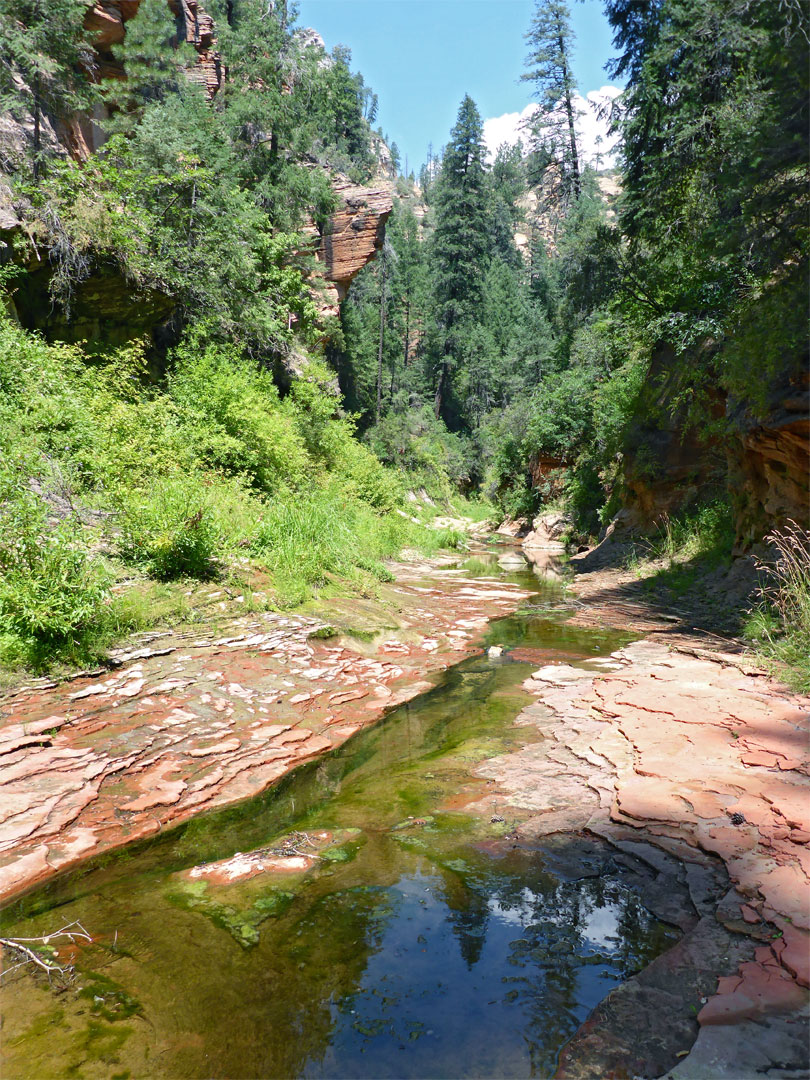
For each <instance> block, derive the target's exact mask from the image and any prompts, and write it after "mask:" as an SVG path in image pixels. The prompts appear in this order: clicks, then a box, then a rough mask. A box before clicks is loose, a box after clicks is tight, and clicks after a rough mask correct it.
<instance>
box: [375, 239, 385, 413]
mask: <svg viewBox="0 0 810 1080" xmlns="http://www.w3.org/2000/svg"><path fill="white" fill-rule="evenodd" d="M385 271H386V259H385V252H384V251H383V253H382V255H381V256H380V344H379V348H378V350H377V409H376V412H375V414H374V419H375V423H377V424H379V422H380V413H381V412H382V368H383V345H384V344H385Z"/></svg>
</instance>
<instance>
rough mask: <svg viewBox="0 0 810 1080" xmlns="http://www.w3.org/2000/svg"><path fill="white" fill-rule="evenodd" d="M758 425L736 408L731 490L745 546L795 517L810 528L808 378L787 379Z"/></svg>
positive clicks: (802, 375) (801, 375)
mask: <svg viewBox="0 0 810 1080" xmlns="http://www.w3.org/2000/svg"><path fill="white" fill-rule="evenodd" d="M769 406H770V408H769V410H768V412H767V414H766V416H765V418H764V419H763V420H761V421H760V422H756V421H754V420H752V419H751V418H750V417H749V416H747V415H746V414H745V413H744V412H743V410H742V409H738V410H737V411H736V413H735V414H732V418H733V419H734V420H735V421H736V426H737V428H738V430H739V434H738V435H737V437H736V438H735V439H734V440H733V442H732V444H731V447H730V449H729V453H728V469H729V489H730V491H731V495H732V500H733V503H734V507H735V511H736V519H737V534H738V538H739V539H740V541H741V542H742V543H743V544H750V543H752V542H754V541H755V540H757V539H759V537H761V536H762V535H763V533H765V532H766V531H768V529H771V528H774V527H778V526H780V525H784V524H785V522H786V521H787V520H788V519H792V520H793V521H795V522H797V523H798V524H799V525H802V526H804V527H805V528H807V527H810V374H809V373H808V371H807V370H806V369H805V370H804V371H802V372H800V373H799V374H797V375H794V376H792V377H789V376H788V377H785V378H783V379H782V380H781V381H780V382H779V383H778V384H777V385H776V386H774V388H773V390H772V393H771V395H770V401H769Z"/></svg>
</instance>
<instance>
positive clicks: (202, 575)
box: [118, 476, 220, 581]
mask: <svg viewBox="0 0 810 1080" xmlns="http://www.w3.org/2000/svg"><path fill="white" fill-rule="evenodd" d="M119 526H120V530H121V532H120V536H119V540H118V549H119V551H120V554H121V556H122V557H123V559H124V560H125V561H126V562H132V563H135V564H136V565H139V566H141V567H142V568H143V569H144V570H145V571H146V572H147V573H149V574H150V575H151V576H152V577H155V578H157V580H158V581H170V580H172V579H173V578H179V577H193V578H198V579H200V580H205V579H206V578H210V577H213V576H214V574H215V562H214V557H215V555H216V552H217V549H218V547H219V539H220V537H219V530H218V529H217V526H216V523H215V521H214V516H213V512H212V508H211V504H210V497H209V495H208V492H207V491H206V489H205V487H204V486H202V485H201V484H200V482H199V480H196V478H194V477H185V476H175V477H167V478H165V479H160V480H158V481H156V483H155V484H154V485H153V486H152V487H151V488H150V489H149V490H147V491H146V492H132V493H129V494H128V495H127V497H126V499H125V502H124V506H123V509H122V512H121V514H120V517H119Z"/></svg>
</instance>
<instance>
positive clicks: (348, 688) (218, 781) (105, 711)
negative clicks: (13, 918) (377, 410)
mask: <svg viewBox="0 0 810 1080" xmlns="http://www.w3.org/2000/svg"><path fill="white" fill-rule="evenodd" d="M391 592H392V595H391V596H390V598H389V600H390V606H391V609H392V610H396V611H397V621H398V623H399V628H398V630H397V632H396V634H395V635H394V634H392V633H391V632H390V631H388V632H387V638H386V641H385V642H384V646H385V647H384V648H381V649H379V650H374V649H373V648H372V647H371V646H362V645H354V644H351V643H344V642H342V641H341V640H340V639H326V640H317V639H311V638H310V635H311V634H312V632H313V631H314V630H317V629H319V628H320V627H322V626H323V623H320V622H318V621H317V620H315V619H312V618H307V617H302V616H292V615H278V614H264V615H251V616H246V617H243V618H241V619H237V620H236V621H234V622H232V623H230V624H228V625H227V626H223V627H220V628H219V629H218V630H217V631H216V632H210V634H209V636H207V637H203V636H202V635H201V632H200V630H199V629H197V630H196V631H195V632H194V636H191V635H189V636H188V637H186V638H180V639H177V638H172V637H170V636H168V635H167V638H166V639H161V640H160V641H158V642H155V643H154V645H153V647H152V648H151V649H137V648H136V649H133V650H131V651H130V653H129V655H128V656H126V657H123V658H122V659H123V660H124V662H123V663H122V665H121V666H120V667H119V668H118V670H113V671H110V672H109V673H108V674H104V675H103V676H100V675H99V674H98V673H95V674H94V675H93V676H90V677H85V678H77V679H74V680H72V681H69V682H67V683H64V684H62V685H61V686H56V687H54V686H43V687H40V688H29V689H26V690H23V691H20V692H18V693H17V694H13V695H9V696H7V697H6V698H5V699H4V700H3V703H2V706H3V707H2V711H0V717H2V720H0V900H5V899H8V898H9V897H11V896H13V895H15V894H16V893H18V892H21V891H23V890H25V889H27V888H29V887H31V886H32V885H34V884H36V883H37V882H40V881H43V880H44V879H46V878H47V877H48V876H50V875H51V874H52V873H53V872H54V871H55V870H56V869H57V868H58V869H62V868H64V867H66V866H69V865H71V864H72V863H75V862H78V861H80V860H81V859H82V858H85V857H87V856H88V855H89V854H97V853H101V852H103V851H106V850H108V849H110V848H112V847H116V846H119V845H121V844H124V843H127V842H129V841H131V840H135V839H139V838H141V837H143V836H147V835H149V834H151V833H152V832H154V831H155V830H157V829H158V828H161V827H163V826H164V825H166V824H169V823H173V822H178V821H181V820H183V819H185V818H188V817H189V816H191V815H193V814H196V813H200V812H201V811H204V810H209V809H212V808H213V807H217V806H222V805H225V804H227V803H230V802H234V801H236V800H238V799H244V798H249V797H251V796H254V795H256V794H258V793H259V792H261V791H262V790H263V789H264V788H266V787H267V786H268V785H270V784H272V783H274V782H275V781H276V780H278V779H279V778H280V777H281V776H283V775H284V774H285V773H287V772H289V771H290V770H291V769H293V768H295V766H296V765H298V764H299V763H301V762H304V761H308V760H311V759H312V758H313V757H316V756H318V755H320V754H323V753H325V752H326V751H328V750H330V749H332V748H333V747H336V746H339V745H340V744H341V743H342V742H344V741H345V740H346V739H347V738H349V737H350V736H351V735H353V734H354V733H355V732H357V731H358V730H360V729H361V728H362V727H365V726H367V725H369V724H371V723H373V722H374V721H376V720H377V719H378V718H379V717H380V716H381V715H382V714H383V712H384V711H385V710H386V709H388V708H391V707H392V706H393V705H395V704H398V703H400V702H403V701H407V700H408V699H409V698H411V697H413V696H415V695H416V694H418V693H420V692H422V691H423V690H424V689H426V688H427V687H428V686H429V685H430V684H429V683H428V682H426V680H425V676H427V675H430V674H433V673H436V672H439V671H442V670H444V669H445V668H447V667H448V666H450V665H451V664H455V663H457V662H458V661H459V660H460V659H462V658H463V657H464V656H465V655H468V654H469V653H471V652H473V651H475V645H474V642H473V640H472V638H471V637H469V638H468V637H467V636H466V630H467V629H469V628H470V626H471V625H472V626H474V627H475V629H476V630H479V629H481V628H483V627H485V626H486V625H487V621H488V619H490V618H492V617H493V616H497V615H502V614H505V613H508V612H510V611H513V610H514V609H515V608H516V607H517V606H518V604H519V603H520V602H521V601H522V599H523V598H524V597H525V596H526V595H527V594H526V593H525V592H524V591H523V590H521V589H519V588H517V587H516V586H508V585H506V586H504V585H499V586H498V587H497V588H493V586H492V584H491V583H487V582H483V583H478V582H476V581H474V580H470V579H467V578H464V577H462V576H460V575H459V574H458V573H457V572H448V571H444V570H442V569H441V568H437V567H436V565H434V564H422V565H418V566H413V565H402V566H400V567H399V568H398V583H397V584H396V585H395V586H393V587H392V588H391ZM462 624H463V626H464V628H465V638H464V641H463V643H462V642H460V639H459V638H458V637H457V631H458V629H459V627H460V626H462ZM428 625H429V626H430V635H429V636H428V635H427V634H426V633H425V629H424V628H425V627H426V626H428Z"/></svg>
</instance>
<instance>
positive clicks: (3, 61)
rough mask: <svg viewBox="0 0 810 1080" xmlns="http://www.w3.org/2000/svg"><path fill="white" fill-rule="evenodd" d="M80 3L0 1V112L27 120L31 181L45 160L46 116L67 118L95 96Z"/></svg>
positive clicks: (84, 8)
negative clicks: (30, 123) (29, 128)
mask: <svg viewBox="0 0 810 1080" xmlns="http://www.w3.org/2000/svg"><path fill="white" fill-rule="evenodd" d="M86 12H87V4H86V3H84V0H47V2H46V0H0V109H2V110H3V111H5V110H8V111H9V112H11V113H12V114H13V115H15V116H16V118H17V119H18V120H20V121H22V122H25V120H26V119H27V118H28V117H30V118H31V122H32V128H33V131H32V145H31V159H32V167H33V173H34V178H35V179H37V178H38V177H39V175H40V173H41V171H42V166H43V161H44V157H45V152H46V150H45V148H44V147H43V138H42V129H43V124H44V122H45V119H46V117H53V118H58V119H67V118H68V116H69V115H70V114H71V113H73V112H75V111H76V110H78V109H80V108H85V109H86V108H88V107H89V106H90V104H91V102H92V100H93V97H94V93H95V90H94V86H93V83H92V81H91V78H90V75H91V73H92V70H93V66H94V54H93V50H92V47H91V44H90V41H89V39H88V36H87V33H86V32H85V29H84V17H85V14H86Z"/></svg>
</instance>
